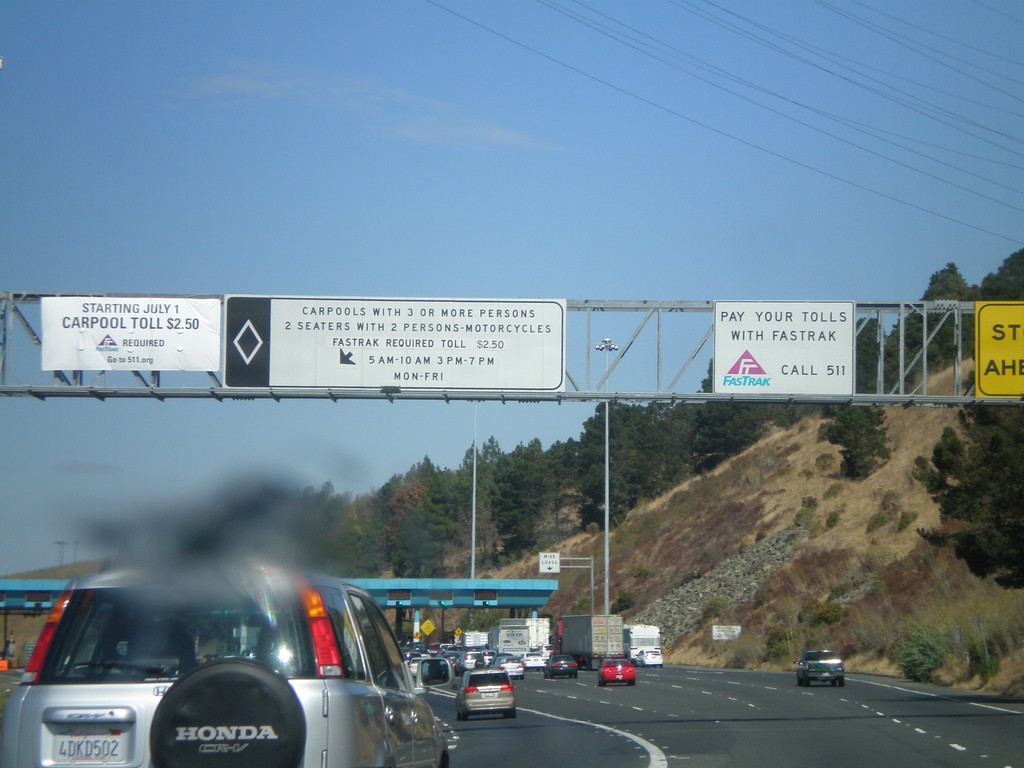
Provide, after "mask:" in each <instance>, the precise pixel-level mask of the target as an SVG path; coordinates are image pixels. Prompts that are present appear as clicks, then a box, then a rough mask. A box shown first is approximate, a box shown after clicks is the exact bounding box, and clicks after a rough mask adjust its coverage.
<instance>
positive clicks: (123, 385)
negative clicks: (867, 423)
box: [0, 292, 1022, 406]
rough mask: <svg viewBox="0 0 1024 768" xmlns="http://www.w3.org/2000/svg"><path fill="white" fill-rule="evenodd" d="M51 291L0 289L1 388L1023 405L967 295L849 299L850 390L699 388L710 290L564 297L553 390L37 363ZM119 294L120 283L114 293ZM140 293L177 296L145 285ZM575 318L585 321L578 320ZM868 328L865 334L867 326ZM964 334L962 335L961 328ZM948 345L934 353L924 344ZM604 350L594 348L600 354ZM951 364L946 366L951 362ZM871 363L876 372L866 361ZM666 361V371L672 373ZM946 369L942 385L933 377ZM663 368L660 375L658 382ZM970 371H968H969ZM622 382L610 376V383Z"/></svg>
mask: <svg viewBox="0 0 1024 768" xmlns="http://www.w3.org/2000/svg"><path fill="white" fill-rule="evenodd" d="M51 295H57V294H38V293H13V292H8V293H0V397H35V398H39V399H41V400H46V399H48V398H54V397H64V398H67V397H80V398H93V399H100V400H105V399H107V398H148V399H153V400H158V401H163V400H168V399H178V398H197V399H198V398H202V399H210V398H212V399H216V400H219V401H230V400H253V399H273V400H278V401H279V400H284V399H328V400H332V401H339V400H346V399H387V400H390V401H395V400H399V399H401V400H443V401H446V402H452V401H460V400H461V401H488V400H497V401H501V402H556V403H559V402H574V401H617V402H634V403H649V402H668V403H705V402H733V401H737V402H738V401H746V402H776V403H848V404H859V405H904V406H907V405H944V406H963V405H974V404H985V405H1020V404H1021V402H1022V401H1021V400H1019V399H1018V398H977V397H975V395H974V388H973V376H968V375H967V374H968V373H969V370H968V368H967V366H968V364H969V363H972V362H973V322H974V303H973V302H960V301H901V302H886V303H879V302H865V303H855V312H856V317H855V325H854V328H855V333H856V348H857V354H858V355H859V356H862V355H870V356H872V357H873V358H874V359H873V360H869V361H864V362H866V364H867V365H866V366H865V365H858V366H857V368H858V374H857V380H856V387H855V390H854V392H855V394H853V395H843V396H831V395H802V396H794V395H785V396H783V395H765V394H763V393H762V394H757V393H755V394H751V395H735V394H715V393H708V392H702V391H700V390H701V381H700V380H699V379H697V378H696V376H697V375H698V374H700V373H702V371H695V370H694V365H695V364H697V363H701V364H703V365H708V363H709V361H710V359H711V356H712V354H713V344H709V342H711V341H712V339H713V338H714V319H715V318H714V314H713V310H714V302H713V301H650V300H636V301H629V300H595V299H585V300H573V299H570V300H567V302H566V308H567V310H568V317H567V320H566V350H567V354H566V370H565V381H566V387H565V389H564V390H563V391H558V392H546V391H545V392H537V391H501V392H495V391H490V390H489V391H476V390H424V389H420V390H415V389H403V388H401V387H381V388H380V390H379V391H378V390H341V389H331V388H311V387H305V388H299V387H296V388H276V387H269V388H239V387H231V388H228V387H224V386H223V385H222V383H221V382H222V376H221V372H220V371H206V372H179V371H176V372H169V371H133V372H131V373H130V375H129V374H128V372H124V371H109V372H108V371H53V372H47V371H42V370H41V366H40V358H39V349H40V348H41V346H42V341H41V339H40V336H39V334H38V333H37V332H36V330H35V329H36V328H37V327H39V328H41V322H42V321H41V312H40V306H41V303H42V299H43V298H45V297H46V296H51ZM122 295H123V294H122ZM146 298H153V299H160V298H175V297H173V296H154V295H147V296H146ZM580 321H582V322H580ZM868 336H870V338H868ZM609 337H611V338H615V339H616V341H617V343H618V345H619V348H618V350H617V351H615V352H614V353H606V354H609V357H608V358H607V365H605V367H604V369H603V371H600V372H601V373H602V374H603V375H601V376H600V377H599V378H597V380H596V381H595V382H592V379H591V372H592V369H591V363H592V354H591V350H592V349H593V348H594V345H595V342H596V341H600V340H601V339H602V338H609ZM965 337H966V338H965ZM939 342H941V343H942V345H943V346H944V347H945V348H946V349H947V350H949V349H952V363H950V361H949V354H948V353H947V354H946V355H945V356H944V359H943V360H942V361H941V365H942V369H943V370H933V369H932V366H934V365H937V364H938V362H937V361H935V360H934V359H933V356H931V355H930V353H929V347H931V346H933V345H935V344H937V343H939ZM604 362H605V361H604V360H602V361H601V363H602V364H603V363H604ZM950 366H951V367H952V370H951V371H950ZM865 370H873V371H874V375H873V379H874V380H873V381H872V380H871V378H872V375H871V374H870V373H868V374H865ZM673 371H674V373H673ZM939 374H942V381H943V382H944V383H943V385H942V386H939V384H938V382H939V380H940V376H939ZM666 378H667V379H668V382H667V384H666V383H665V381H666ZM965 380H966V381H965ZM613 382H614V383H615V384H616V385H620V383H624V384H621V385H620V386H612V383H613Z"/></svg>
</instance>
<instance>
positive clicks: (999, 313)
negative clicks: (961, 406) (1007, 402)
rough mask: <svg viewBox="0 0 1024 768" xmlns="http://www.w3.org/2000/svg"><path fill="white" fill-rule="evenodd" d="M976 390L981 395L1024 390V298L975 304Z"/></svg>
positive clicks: (1010, 394)
mask: <svg viewBox="0 0 1024 768" xmlns="http://www.w3.org/2000/svg"><path fill="white" fill-rule="evenodd" d="M974 328H975V330H974V391H975V394H976V395H977V396H978V397H1020V396H1021V395H1022V394H1024V301H979V302H976V303H975V305H974Z"/></svg>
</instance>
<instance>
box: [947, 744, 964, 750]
mask: <svg viewBox="0 0 1024 768" xmlns="http://www.w3.org/2000/svg"><path fill="white" fill-rule="evenodd" d="M949 746H951V747H952V748H953V749H955V750H956V751H957V752H966V751H967V747H961V746H960V745H959V744H950V745H949Z"/></svg>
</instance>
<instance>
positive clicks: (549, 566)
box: [540, 552, 562, 573]
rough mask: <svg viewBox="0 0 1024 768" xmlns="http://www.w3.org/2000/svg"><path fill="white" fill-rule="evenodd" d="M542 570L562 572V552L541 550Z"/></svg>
mask: <svg viewBox="0 0 1024 768" xmlns="http://www.w3.org/2000/svg"><path fill="white" fill-rule="evenodd" d="M540 572H541V573H561V572H562V553H561V552H541V553H540Z"/></svg>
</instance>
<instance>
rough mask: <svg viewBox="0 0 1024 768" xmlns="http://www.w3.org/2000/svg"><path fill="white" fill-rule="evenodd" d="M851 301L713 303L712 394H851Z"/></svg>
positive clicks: (852, 308)
mask: <svg viewBox="0 0 1024 768" xmlns="http://www.w3.org/2000/svg"><path fill="white" fill-rule="evenodd" d="M854 338H855V326H854V303H853V302H852V301H806V302H786V301H716V302H715V360H714V391H715V392H716V393H732V394H758V393H763V394H790V395H849V394H852V393H853V387H854Z"/></svg>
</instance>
